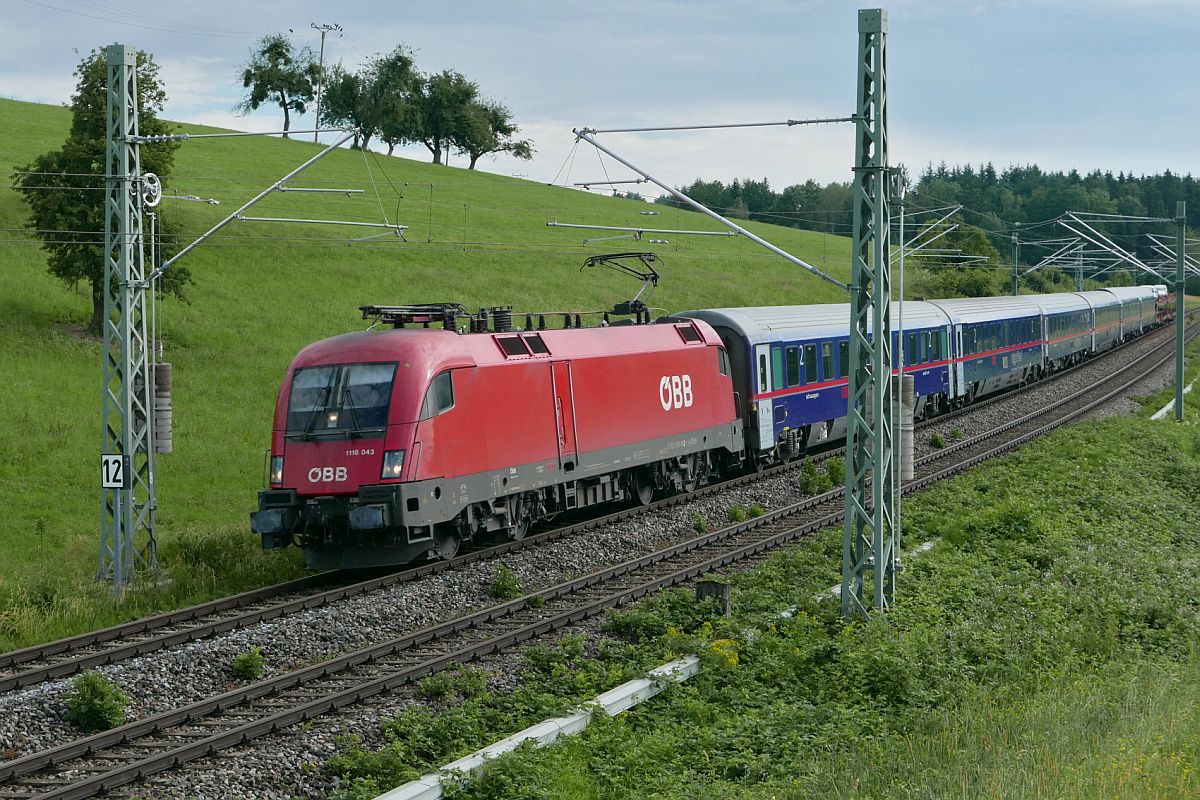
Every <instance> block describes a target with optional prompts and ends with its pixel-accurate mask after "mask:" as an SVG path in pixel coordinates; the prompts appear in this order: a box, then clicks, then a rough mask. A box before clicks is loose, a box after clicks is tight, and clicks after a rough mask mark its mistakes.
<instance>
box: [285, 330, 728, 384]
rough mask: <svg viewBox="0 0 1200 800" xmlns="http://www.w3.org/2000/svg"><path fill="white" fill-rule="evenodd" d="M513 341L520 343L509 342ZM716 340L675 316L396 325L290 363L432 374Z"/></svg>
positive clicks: (323, 345)
mask: <svg viewBox="0 0 1200 800" xmlns="http://www.w3.org/2000/svg"><path fill="white" fill-rule="evenodd" d="M514 339H517V340H519V341H516V342H514V341H512V340H514ZM720 343H721V340H720V338H719V337H718V336H717V334H716V332H715V331H713V329H712V328H710V327H709V326H708V325H705V324H704V323H703V322H695V323H693V322H690V321H687V320H679V321H678V322H676V324H673V325H672V324H653V325H612V326H607V327H600V328H566V329H561V328H554V329H547V330H543V331H519V330H513V331H505V332H500V333H495V332H490V331H489V332H487V333H467V334H460V333H455V332H454V331H445V330H440V329H437V328H430V329H425V328H400V329H387V330H377V331H359V332H356V333H344V334H341V335H340V336H333V337H331V338H328V339H322V340H320V341H318V342H314V343H312V344H310V345H308V346H307V347H305V348H304V349H303V350H301V351H300V352H299V353H298V354H297V355H296V357H295V359H294V360H293V362H292V364H293V367H310V366H319V365H325V364H342V363H358V362H369V361H380V362H383V361H398V362H400V363H401V364H402V365H403V366H405V367H418V366H419V367H420V368H422V369H424V370H428V371H429V373H430V374H431V375H432V374H433V373H435V372H437V371H439V370H442V369H453V368H457V367H473V366H485V365H488V364H503V363H509V362H513V361H523V360H531V359H532V360H537V359H548V360H555V359H562V358H587V357H591V356H609V355H618V354H630V353H644V352H660V351H669V350H677V349H684V348H686V347H695V346H698V345H719V344H720ZM542 351H545V352H542Z"/></svg>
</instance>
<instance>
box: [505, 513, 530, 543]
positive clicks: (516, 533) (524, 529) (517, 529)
mask: <svg viewBox="0 0 1200 800" xmlns="http://www.w3.org/2000/svg"><path fill="white" fill-rule="evenodd" d="M529 528H530V520H529V517H521V519H519V520H517V521H516V522H515V523H514V524H512V525H511V526H509V528H508V538H509V539H512V540H513V541H514V542H519V541H521V540H522V539H524V538H525V534H527V533H529Z"/></svg>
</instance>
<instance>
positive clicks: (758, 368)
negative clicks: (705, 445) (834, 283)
mask: <svg viewBox="0 0 1200 800" xmlns="http://www.w3.org/2000/svg"><path fill="white" fill-rule="evenodd" d="M892 313H893V320H895V319H896V316H897V309H896V307H895V306H893V312H892ZM676 316H679V317H691V318H695V319H702V320H704V321H706V322H708V323H709V324H710V325H712V326H713V328H714V329H716V331H717V333H718V334H719V335H720V336H721V339H722V341H724V343H725V346H726V349H727V350H728V352H729V356H730V361H731V363H732V367H733V379H734V386H735V387H737V391H738V396H737V398H736V402H737V407H738V412H739V414H740V415H741V416H742V418H743V419H744V420H745V421H746V434H747V441H748V443H749V445H750V447H751V449H752V451H753V452H754V456H755V458H756V459H757V460H759V461H769V460H773V459H779V460H789V459H791V458H794V457H796V456H798V455H801V454H803V453H804V452H805V450H806V449H807V447H808V446H809V445H810V444H813V443H816V442H819V441H822V440H824V439H827V438H830V437H832V438H838V437H841V436H844V434H845V418H846V410H847V406H848V401H847V396H848V393H849V392H848V384H849V378H848V375H849V370H850V363H849V342H850V338H849V337H850V306H849V305H848V304H845V303H841V304H830V305H817V306H778V307H762V308H721V309H707V310H703V311H686V312H682V313H681V314H678V315H676ZM949 322H950V321H949V319H948V318H947V316H946V315H945V314H944V313H942V312H941V311H940V310H939V309H938V308H937V307H936V306H934V305H932V304H930V303H921V302H908V303H905V304H904V309H903V324H904V336H905V361H906V363H907V366H906V367H905V373H907V374H912V375H914V376H915V378H916V391H917V395H918V398H919V399H918V404H919V405H918V410H919V411H921V412H923V411H924V407H925V405H926V404H936V403H937V402H938V401H937V398H944V397H945V396H946V395H947V392H948V380H949V364H950V352H949V337H950V324H949ZM897 336H899V334H893V352H896V349H898V348H897V347H896V346H897V344H898V341H897V339H896V337H897ZM931 407H932V405H931Z"/></svg>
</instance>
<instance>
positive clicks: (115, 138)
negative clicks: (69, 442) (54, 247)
mask: <svg viewBox="0 0 1200 800" xmlns="http://www.w3.org/2000/svg"><path fill="white" fill-rule="evenodd" d="M105 60H106V63H107V71H108V82H107V87H108V89H107V94H108V100H107V136H106V138H107V144H106V148H105V170H104V174H105V181H104V182H105V197H104V287H103V291H104V356H103V357H104V378H103V380H104V386H103V396H102V400H101V417H102V441H101V453H102V455H101V486H102V499H101V511H100V568H99V571H98V573H97V578H98V579H100V580H111V581H112V584H113V593H114V594H116V595H117V596H118V597H119V596H120V594H121V592H122V590H123V589H124V588H125V586H126V585H127V584H128V583H129V582H130V581H131V580H132V578H133V575H134V573H135V572H137V571H143V570H154V569H157V567H158V554H157V546H156V541H155V534H154V510H155V496H154V441H153V435H154V434H153V430H154V420H153V406H152V405H151V402H152V398H153V396H154V394H153V393H154V388H153V383H152V382H151V374H150V361H151V351H150V350H151V348H150V346H149V342H148V340H147V338H146V286H147V282H146V280H145V264H144V263H143V260H142V200H141V156H140V152H139V146H138V144H137V142H136V140H135V139H133V138H132V137H136V136H137V133H138V93H137V51H136V50H132V49H126V48H125V46H124V45H120V44H113V45H110V46H109V47H108V49H107V50H106V51H105Z"/></svg>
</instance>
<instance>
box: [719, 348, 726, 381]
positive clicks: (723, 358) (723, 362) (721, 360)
mask: <svg viewBox="0 0 1200 800" xmlns="http://www.w3.org/2000/svg"><path fill="white" fill-rule="evenodd" d="M717 369H718V370H720V371H721V374H722V375H728V374H729V354H728V353H726V352H725V348H724V347H718V348H717Z"/></svg>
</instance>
